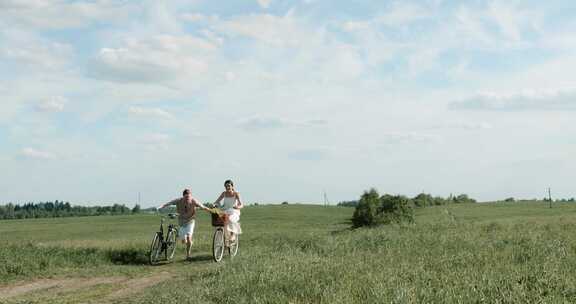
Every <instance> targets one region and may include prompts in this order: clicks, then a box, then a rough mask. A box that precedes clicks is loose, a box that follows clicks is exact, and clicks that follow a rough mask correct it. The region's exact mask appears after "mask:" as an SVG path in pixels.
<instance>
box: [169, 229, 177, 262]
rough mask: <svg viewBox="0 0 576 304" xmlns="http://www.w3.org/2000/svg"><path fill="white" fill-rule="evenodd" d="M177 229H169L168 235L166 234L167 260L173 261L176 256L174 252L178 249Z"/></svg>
mask: <svg viewBox="0 0 576 304" xmlns="http://www.w3.org/2000/svg"><path fill="white" fill-rule="evenodd" d="M177 233H178V231H177V230H170V231H168V236H166V260H167V261H172V259H173V258H174V252H175V251H176V234H177Z"/></svg>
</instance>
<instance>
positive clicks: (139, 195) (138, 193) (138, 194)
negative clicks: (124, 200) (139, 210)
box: [138, 192, 140, 205]
mask: <svg viewBox="0 0 576 304" xmlns="http://www.w3.org/2000/svg"><path fill="white" fill-rule="evenodd" d="M138 205H140V192H138Z"/></svg>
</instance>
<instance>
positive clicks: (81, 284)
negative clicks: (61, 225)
mask: <svg viewBox="0 0 576 304" xmlns="http://www.w3.org/2000/svg"><path fill="white" fill-rule="evenodd" d="M171 277H172V275H171V274H170V273H169V272H159V273H154V274H152V275H148V276H146V277H142V278H134V279H129V278H126V277H98V278H87V279H86V278H77V279H42V280H37V281H34V282H29V283H19V284H15V285H9V286H5V287H1V288H0V301H1V300H6V299H9V298H14V297H19V296H24V295H26V294H28V293H31V292H34V291H46V290H48V289H50V290H53V292H54V293H57V292H67V291H74V290H82V289H85V288H89V287H92V286H95V285H100V284H118V286H120V289H118V290H115V291H113V292H112V293H110V294H108V295H105V296H104V297H103V298H101V299H99V301H102V300H103V301H110V300H113V299H117V298H122V297H125V296H129V295H131V294H135V293H137V292H140V291H142V290H144V289H145V288H147V287H150V286H153V285H156V284H158V283H160V282H162V281H165V280H167V279H169V278H171Z"/></svg>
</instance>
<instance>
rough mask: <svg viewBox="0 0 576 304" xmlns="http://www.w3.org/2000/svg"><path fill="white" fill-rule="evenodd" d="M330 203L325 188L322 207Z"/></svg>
mask: <svg viewBox="0 0 576 304" xmlns="http://www.w3.org/2000/svg"><path fill="white" fill-rule="evenodd" d="M328 205H330V202H329V201H328V195H326V190H324V207H326V206H328Z"/></svg>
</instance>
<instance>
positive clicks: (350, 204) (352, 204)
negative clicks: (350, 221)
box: [336, 201, 358, 207]
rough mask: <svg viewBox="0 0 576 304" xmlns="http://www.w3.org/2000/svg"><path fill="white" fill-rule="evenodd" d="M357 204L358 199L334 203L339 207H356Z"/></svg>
mask: <svg viewBox="0 0 576 304" xmlns="http://www.w3.org/2000/svg"><path fill="white" fill-rule="evenodd" d="M357 205H358V201H342V202H339V203H338V204H336V206H340V207H356V206H357Z"/></svg>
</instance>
